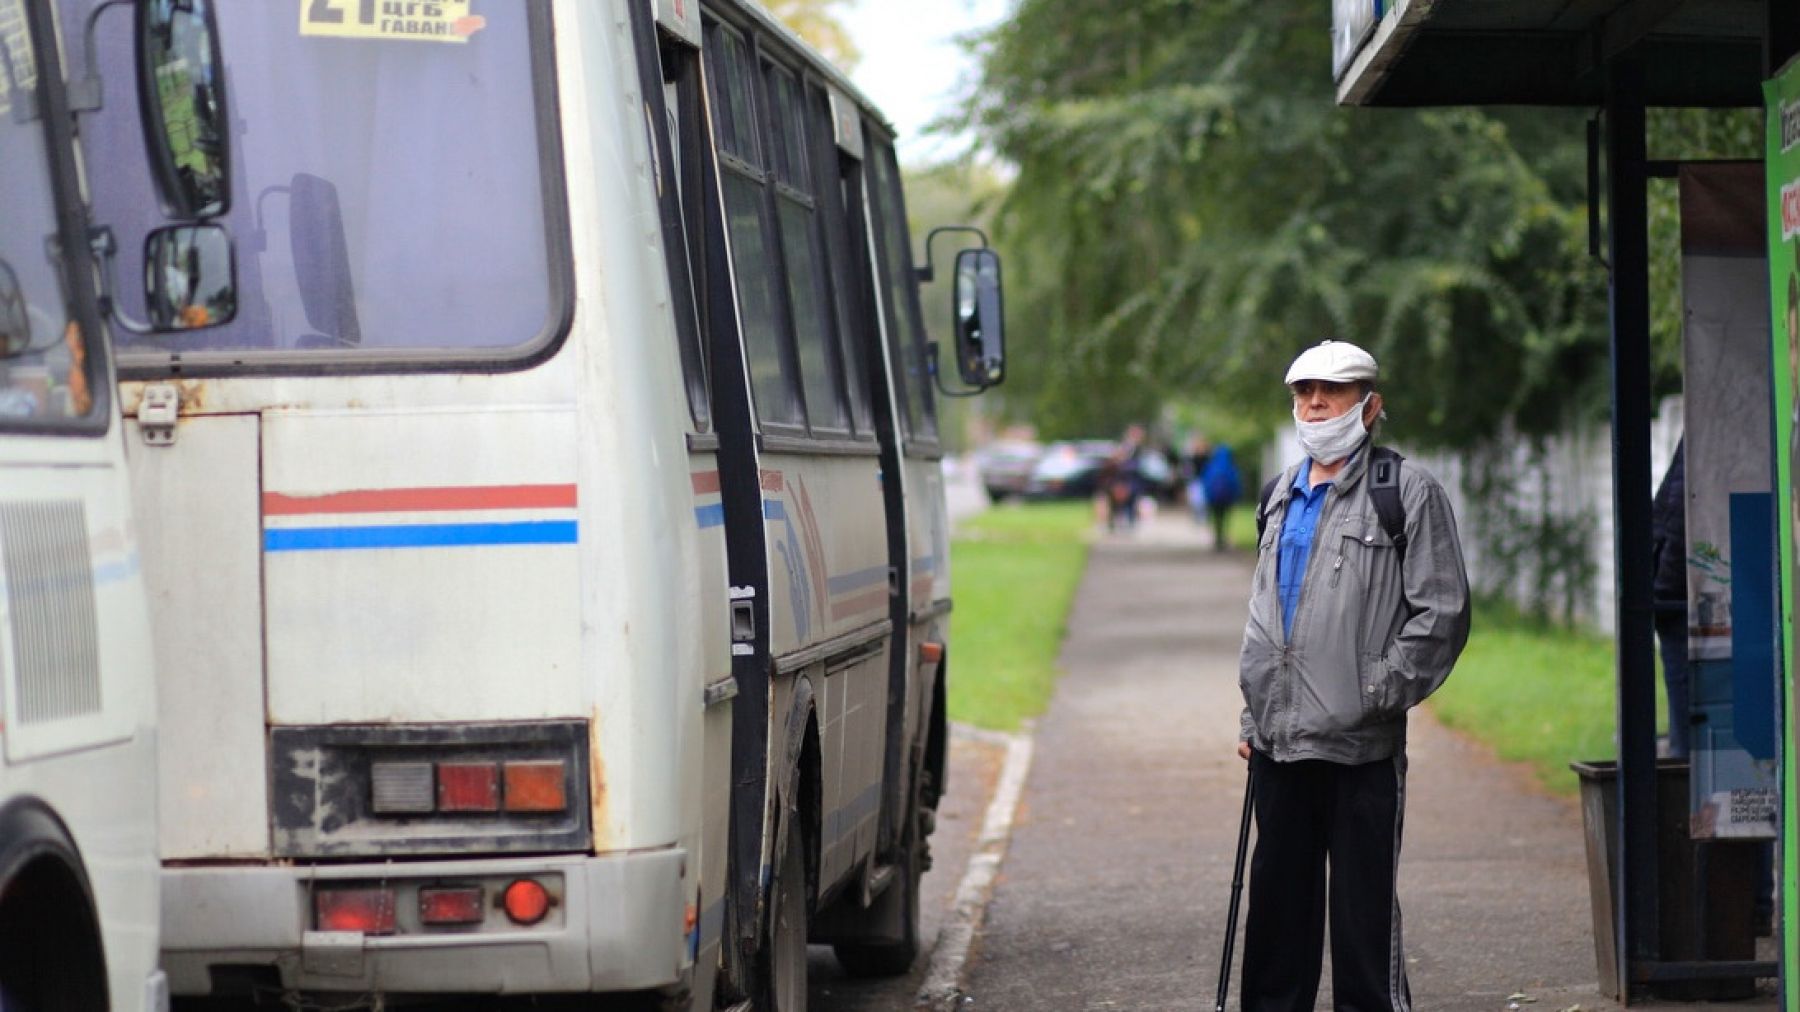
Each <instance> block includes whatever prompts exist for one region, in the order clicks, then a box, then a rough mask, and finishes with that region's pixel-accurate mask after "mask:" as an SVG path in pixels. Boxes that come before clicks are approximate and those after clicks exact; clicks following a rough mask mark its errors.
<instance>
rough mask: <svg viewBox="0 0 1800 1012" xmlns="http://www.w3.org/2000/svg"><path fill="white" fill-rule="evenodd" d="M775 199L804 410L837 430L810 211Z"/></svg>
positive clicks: (840, 420) (839, 417)
mask: <svg viewBox="0 0 1800 1012" xmlns="http://www.w3.org/2000/svg"><path fill="white" fill-rule="evenodd" d="M779 204H780V205H781V252H782V260H783V262H784V263H785V264H786V266H787V285H788V301H789V303H790V304H791V305H792V306H793V307H794V342H795V344H796V345H797V346H798V347H799V350H800V375H801V377H802V378H803V379H804V380H805V382H806V416H807V418H808V420H810V421H811V422H812V426H813V428H815V429H819V428H826V429H838V430H843V429H844V428H846V425H845V417H844V404H843V394H842V393H841V392H840V389H841V388H840V386H839V384H838V361H837V349H836V348H835V347H834V345H835V343H836V340H837V334H836V333H835V330H834V328H833V327H832V326H831V317H830V314H829V311H828V309H827V307H826V305H825V289H824V284H823V279H822V278H820V277H819V247H818V242H817V237H816V235H815V233H814V231H813V216H812V212H811V211H809V210H807V208H806V206H805V205H804V204H800V203H798V202H796V201H793V200H790V199H788V198H786V197H783V198H782V199H781V200H780V201H779Z"/></svg>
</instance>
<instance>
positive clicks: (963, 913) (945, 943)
mask: <svg viewBox="0 0 1800 1012" xmlns="http://www.w3.org/2000/svg"><path fill="white" fill-rule="evenodd" d="M957 730H958V731H959V732H963V731H964V730H965V729H963V728H958V729H957ZM967 733H970V734H971V735H973V736H976V737H978V738H980V739H982V740H989V741H995V742H1004V743H1005V745H1006V762H1005V765H1004V766H1002V767H1001V770H1000V782H999V785H998V786H997V787H996V788H995V789H994V797H993V799H992V800H990V801H989V802H988V807H987V815H986V816H985V817H984V818H983V819H982V823H981V835H980V836H979V837H977V838H976V841H975V852H974V853H973V854H972V855H970V857H969V866H968V870H966V871H965V872H964V873H963V877H962V881H961V882H960V883H958V884H957V887H956V899H955V902H954V903H953V904H952V906H951V909H950V916H949V917H948V919H946V920H945V921H944V926H943V927H942V928H941V929H940V930H939V931H938V937H937V942H936V943H935V944H934V945H933V946H932V949H931V964H930V966H929V967H928V968H927V969H926V971H925V981H924V983H923V984H921V985H920V986H919V994H918V1004H919V1005H921V1006H931V1007H936V1006H949V1005H951V1004H952V1003H954V1002H955V1000H956V999H957V998H959V997H961V995H962V989H961V987H960V984H961V982H962V971H963V966H964V964H966V963H967V962H968V959H969V947H970V945H971V944H972V943H973V942H974V940H975V932H977V931H978V930H980V928H981V921H982V918H983V915H984V914H985V913H986V912H987V903H988V899H989V898H990V897H991V896H992V895H993V892H994V879H995V878H996V877H997V876H998V875H999V873H1000V864H1001V862H1002V861H1003V860H1005V858H1006V847H1007V844H1008V843H1010V842H1011V840H1012V827H1013V817H1014V816H1015V815H1016V814H1017V813H1018V809H1019V798H1020V796H1021V795H1022V794H1024V790H1025V776H1026V774H1027V773H1029V772H1030V771H1031V753H1032V736H1031V734H1030V733H1029V732H1027V733H1024V734H1000V733H997V732H991V731H974V730H973V729H968V732H967Z"/></svg>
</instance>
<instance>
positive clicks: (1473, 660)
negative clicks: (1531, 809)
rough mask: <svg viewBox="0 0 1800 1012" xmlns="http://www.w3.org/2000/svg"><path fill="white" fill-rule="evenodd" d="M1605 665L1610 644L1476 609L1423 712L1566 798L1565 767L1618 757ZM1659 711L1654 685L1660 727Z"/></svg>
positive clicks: (1610, 658) (1484, 606)
mask: <svg viewBox="0 0 1800 1012" xmlns="http://www.w3.org/2000/svg"><path fill="white" fill-rule="evenodd" d="M1614 657H1615V652H1614V647H1613V641H1612V639H1611V638H1609V637H1605V636H1599V635H1595V634H1593V633H1588V632H1581V631H1576V630H1570V629H1564V628H1561V627H1557V626H1550V625H1545V624H1543V623H1539V622H1534V621H1532V620H1530V619H1527V618H1524V617H1522V616H1520V615H1518V614H1517V613H1516V612H1514V611H1512V610H1511V609H1509V608H1507V607H1505V606H1504V605H1495V604H1491V603H1486V602H1478V603H1477V604H1476V607H1475V622H1474V632H1473V633H1472V634H1471V635H1470V637H1469V646H1468V649H1466V650H1464V651H1463V655H1462V659H1461V660H1460V661H1458V662H1457V665H1456V670H1455V671H1454V672H1453V673H1452V674H1451V676H1450V680H1449V681H1448V682H1446V683H1444V687H1443V688H1442V689H1440V690H1438V692H1437V694H1436V695H1434V696H1433V697H1432V698H1431V702H1430V703H1429V704H1428V705H1430V706H1431V708H1432V709H1433V711H1435V712H1436V714H1437V716H1438V718H1439V719H1440V720H1442V721H1443V722H1444V723H1445V724H1448V725H1449V726H1451V727H1453V728H1456V729H1457V730H1459V731H1463V732H1465V733H1467V734H1469V735H1470V736H1472V737H1474V738H1477V739H1480V740H1481V741H1483V742H1486V743H1487V744H1488V745H1489V746H1491V747H1492V748H1493V749H1494V751H1495V752H1497V753H1498V754H1499V755H1500V756H1501V758H1503V759H1509V760H1514V761H1519V762H1524V763H1527V764H1529V765H1530V766H1531V768H1532V771H1533V772H1534V773H1535V774H1536V775H1537V778H1538V780H1539V781H1540V782H1541V783H1543V785H1544V786H1545V787H1547V788H1549V789H1550V790H1552V791H1554V792H1556V793H1558V794H1566V795H1572V794H1574V793H1575V791H1576V781H1575V774H1573V773H1571V772H1569V762H1570V761H1571V760H1575V759H1611V758H1613V757H1615V756H1616V755H1617V754H1618V747H1617V744H1616V743H1615V741H1614V731H1615V729H1616V726H1617V725H1616V716H1615V713H1614V695H1615V688H1614V679H1615V678H1616V675H1615V673H1614V663H1615V662H1614ZM1663 709H1664V703H1663V700H1662V699H1661V692H1660V685H1659V691H1658V699H1657V712H1658V723H1659V725H1660V724H1661V722H1662V720H1663V717H1662V711H1663Z"/></svg>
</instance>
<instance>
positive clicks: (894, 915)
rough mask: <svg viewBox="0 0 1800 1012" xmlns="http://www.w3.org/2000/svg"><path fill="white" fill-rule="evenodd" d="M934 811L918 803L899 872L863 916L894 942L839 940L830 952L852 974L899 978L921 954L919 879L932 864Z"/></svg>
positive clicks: (901, 855)
mask: <svg viewBox="0 0 1800 1012" xmlns="http://www.w3.org/2000/svg"><path fill="white" fill-rule="evenodd" d="M934 817H935V813H933V812H932V811H931V810H930V809H928V808H926V807H925V806H924V805H919V806H917V809H916V811H915V812H914V815H913V827H912V829H911V831H910V832H908V833H907V841H906V846H905V847H904V848H903V849H902V850H901V853H900V868H899V875H898V876H897V878H896V881H895V882H894V884H893V885H890V886H888V888H887V891H886V892H884V893H882V894H881V895H880V896H878V897H876V898H875V903H874V905H873V906H871V907H870V908H869V910H868V912H867V913H866V914H865V915H864V916H865V917H866V918H867V920H868V923H870V924H874V925H882V926H886V927H887V928H888V930H887V932H886V933H887V934H888V937H889V938H890V939H892V940H891V941H887V940H884V941H879V942H836V943H834V944H833V945H832V947H831V951H832V952H833V953H834V954H836V956H837V960H838V965H840V966H842V967H843V968H844V972H845V973H848V974H849V975H851V976H852V977H898V976H899V975H901V974H903V973H905V972H906V971H908V970H910V969H912V965H913V961H914V960H915V959H917V958H918V956H919V879H920V877H921V876H923V875H924V874H925V869H926V868H927V867H929V866H930V862H931V859H930V856H929V855H928V853H927V851H926V849H925V848H926V843H925V839H926V833H927V832H928V828H927V827H928V826H929V822H928V821H927V820H929V819H931V818H934Z"/></svg>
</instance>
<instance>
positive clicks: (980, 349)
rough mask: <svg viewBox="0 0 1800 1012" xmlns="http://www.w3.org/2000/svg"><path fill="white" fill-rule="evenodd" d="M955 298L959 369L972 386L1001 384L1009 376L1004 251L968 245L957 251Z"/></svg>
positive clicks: (956, 350) (966, 382)
mask: <svg viewBox="0 0 1800 1012" xmlns="http://www.w3.org/2000/svg"><path fill="white" fill-rule="evenodd" d="M954 298H955V327H956V347H955V352H954V354H955V355H956V368H957V372H958V373H960V374H961V376H962V381H963V383H965V384H967V385H968V386H972V387H977V388H980V389H986V388H988V387H995V386H999V385H1000V383H1001V381H1002V380H1004V379H1005V378H1006V323H1005V319H1004V314H1003V312H1002V308H1001V293H1000V255H999V254H997V253H995V252H994V251H993V250H991V249H966V250H963V251H962V252H960V253H958V254H956V288H955V292H954Z"/></svg>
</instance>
